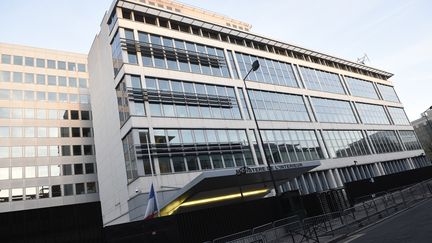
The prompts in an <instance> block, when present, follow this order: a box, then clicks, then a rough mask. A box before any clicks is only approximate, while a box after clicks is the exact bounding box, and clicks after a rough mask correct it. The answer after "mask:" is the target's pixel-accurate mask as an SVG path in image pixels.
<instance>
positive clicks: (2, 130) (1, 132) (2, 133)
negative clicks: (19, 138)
mask: <svg viewBox="0 0 432 243" xmlns="http://www.w3.org/2000/svg"><path fill="white" fill-rule="evenodd" d="M8 137H9V127H0V138H8Z"/></svg>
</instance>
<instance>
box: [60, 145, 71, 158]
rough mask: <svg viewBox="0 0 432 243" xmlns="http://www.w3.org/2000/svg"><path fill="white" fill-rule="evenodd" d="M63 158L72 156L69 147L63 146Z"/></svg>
mask: <svg viewBox="0 0 432 243" xmlns="http://www.w3.org/2000/svg"><path fill="white" fill-rule="evenodd" d="M61 151H62V153H61V154H62V156H70V155H71V150H70V146H69V145H62V146H61Z"/></svg>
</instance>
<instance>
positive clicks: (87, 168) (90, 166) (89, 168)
mask: <svg viewBox="0 0 432 243" xmlns="http://www.w3.org/2000/svg"><path fill="white" fill-rule="evenodd" d="M85 173H86V174H94V173H95V170H94V163H86V164H85Z"/></svg>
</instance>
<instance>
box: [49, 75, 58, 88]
mask: <svg viewBox="0 0 432 243" xmlns="http://www.w3.org/2000/svg"><path fill="white" fill-rule="evenodd" d="M48 85H53V86H56V85H57V77H56V76H53V75H48Z"/></svg>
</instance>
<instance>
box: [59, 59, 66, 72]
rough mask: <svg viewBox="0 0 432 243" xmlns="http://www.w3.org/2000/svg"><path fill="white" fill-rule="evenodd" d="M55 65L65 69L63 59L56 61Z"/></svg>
mask: <svg viewBox="0 0 432 243" xmlns="http://www.w3.org/2000/svg"><path fill="white" fill-rule="evenodd" d="M57 67H58V69H60V70H66V62H63V61H57Z"/></svg>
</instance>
